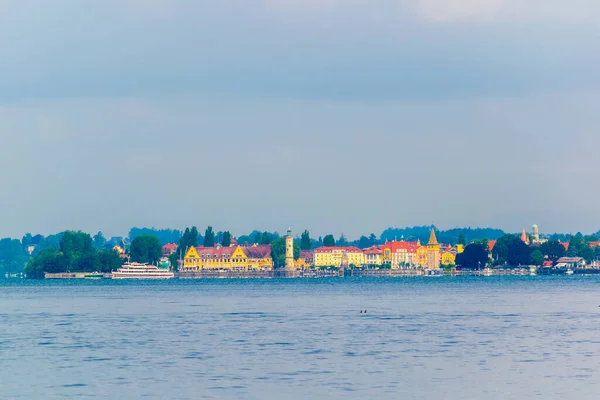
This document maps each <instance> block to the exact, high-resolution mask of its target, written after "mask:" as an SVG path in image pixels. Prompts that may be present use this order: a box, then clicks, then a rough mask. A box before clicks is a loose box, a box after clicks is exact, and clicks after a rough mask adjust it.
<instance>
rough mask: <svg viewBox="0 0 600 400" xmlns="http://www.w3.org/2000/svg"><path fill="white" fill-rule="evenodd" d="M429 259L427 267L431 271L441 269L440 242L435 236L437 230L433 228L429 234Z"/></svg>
mask: <svg viewBox="0 0 600 400" xmlns="http://www.w3.org/2000/svg"><path fill="white" fill-rule="evenodd" d="M426 247H427V260H426V264H425V265H426V268H427V269H428V270H430V271H433V270H437V269H440V264H441V255H440V248H441V246H440V244H439V243H438V241H437V237H436V236H435V230H434V229H433V228H431V234H430V235H429V242H428V243H427V246H426Z"/></svg>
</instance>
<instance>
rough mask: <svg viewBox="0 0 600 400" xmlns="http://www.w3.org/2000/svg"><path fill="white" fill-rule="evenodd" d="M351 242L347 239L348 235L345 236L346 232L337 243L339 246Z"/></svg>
mask: <svg viewBox="0 0 600 400" xmlns="http://www.w3.org/2000/svg"><path fill="white" fill-rule="evenodd" d="M349 244H350V243H348V240H347V239H346V236H344V234H343V233H342V234H341V235H340V238H339V239H338V241H337V245H338V246H348V245H349Z"/></svg>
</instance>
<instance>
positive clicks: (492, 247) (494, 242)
mask: <svg viewBox="0 0 600 400" xmlns="http://www.w3.org/2000/svg"><path fill="white" fill-rule="evenodd" d="M496 242H497V240H488V249H489V250H490V252H491V251H492V250H494V246H496Z"/></svg>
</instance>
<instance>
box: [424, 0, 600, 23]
mask: <svg viewBox="0 0 600 400" xmlns="http://www.w3.org/2000/svg"><path fill="white" fill-rule="evenodd" d="M415 1H416V4H415V10H416V12H417V15H418V16H419V17H420V18H421V19H423V20H425V21H429V22H449V21H486V22H500V21H505V22H506V21H542V22H553V23H578V22H595V21H597V20H598V17H599V13H600V4H599V2H598V1H596V0H572V1H568V2H567V1H564V0H526V1H523V0H415Z"/></svg>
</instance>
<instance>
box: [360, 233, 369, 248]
mask: <svg viewBox="0 0 600 400" xmlns="http://www.w3.org/2000/svg"><path fill="white" fill-rule="evenodd" d="M371 246H372V245H371V241H370V240H369V238H368V237H366V236H361V237H360V239H358V248H359V249H366V248H368V247H371Z"/></svg>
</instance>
